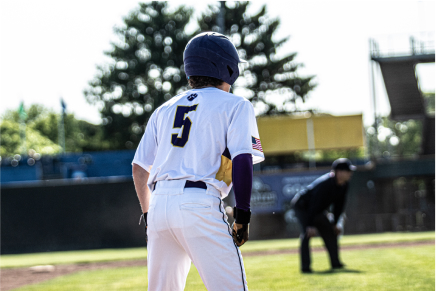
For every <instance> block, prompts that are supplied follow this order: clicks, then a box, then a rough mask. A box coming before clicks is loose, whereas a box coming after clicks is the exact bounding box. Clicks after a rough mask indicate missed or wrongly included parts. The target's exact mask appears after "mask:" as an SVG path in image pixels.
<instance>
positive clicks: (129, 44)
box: [84, 1, 192, 149]
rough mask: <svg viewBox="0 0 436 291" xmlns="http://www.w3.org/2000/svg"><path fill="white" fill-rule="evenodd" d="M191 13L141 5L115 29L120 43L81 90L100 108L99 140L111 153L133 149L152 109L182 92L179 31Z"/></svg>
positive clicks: (182, 42) (184, 39) (155, 4)
mask: <svg viewBox="0 0 436 291" xmlns="http://www.w3.org/2000/svg"><path fill="white" fill-rule="evenodd" d="M191 15H192V9H190V8H186V7H184V6H180V7H178V8H174V9H172V8H170V7H169V6H168V5H167V2H157V1H153V2H151V3H141V4H139V7H137V9H135V10H134V11H133V12H131V13H130V14H129V15H128V16H127V17H125V18H124V25H123V26H122V27H117V28H115V29H114V30H115V33H116V35H117V36H118V37H119V41H118V42H116V43H112V44H111V45H112V50H111V51H108V52H105V54H106V55H107V56H109V57H110V58H111V62H110V63H108V64H106V65H102V66H98V67H97V71H98V72H97V74H96V76H95V78H94V79H93V80H91V81H90V82H89V88H87V89H86V90H85V91H84V94H85V97H86V98H87V100H88V102H90V103H91V104H95V105H97V106H98V107H99V108H100V112H101V116H102V119H103V128H104V139H105V140H106V141H109V142H110V145H111V147H112V148H114V149H123V148H135V147H136V145H137V144H138V143H139V141H140V139H141V136H142V133H143V131H144V128H145V124H146V123H147V121H148V119H149V118H150V116H151V114H152V112H153V111H154V109H155V108H157V107H158V106H160V105H161V104H163V103H164V102H166V101H167V100H168V99H170V98H171V97H173V96H174V95H176V94H177V93H178V92H179V91H182V90H186V89H187V82H186V77H185V74H184V70H183V51H184V49H185V46H186V44H187V43H188V41H189V39H190V38H191V37H190V36H188V35H186V34H185V32H184V29H185V26H186V25H187V24H188V22H189V20H190V18H191Z"/></svg>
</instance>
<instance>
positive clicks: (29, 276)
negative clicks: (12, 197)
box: [0, 240, 435, 291]
mask: <svg viewBox="0 0 436 291" xmlns="http://www.w3.org/2000/svg"><path fill="white" fill-rule="evenodd" d="M434 244H435V241H434V240H432V241H422V242H403V243H387V244H374V245H354V246H342V247H341V250H363V249H377V248H391V247H413V246H422V245H434ZM312 250H313V251H315V252H320V251H324V248H323V247H314V248H312ZM295 253H298V249H288V250H274V251H260V252H249V253H243V256H244V257H251V256H265V255H275V254H295ZM146 265H147V261H146V260H133V261H111V262H95V263H81V264H71V265H56V266H55V269H54V271H53V272H45V273H44V272H42V273H38V272H34V271H32V270H30V268H29V267H25V268H10V269H9V268H8V269H1V285H0V286H1V289H0V290H2V291H6V290H12V289H15V288H18V287H21V286H25V285H30V284H36V283H40V282H43V281H46V280H50V279H53V278H56V277H59V276H63V275H67V274H72V273H76V272H80V271H91V270H98V269H106V268H122V267H136V266H144V267H145V266H146Z"/></svg>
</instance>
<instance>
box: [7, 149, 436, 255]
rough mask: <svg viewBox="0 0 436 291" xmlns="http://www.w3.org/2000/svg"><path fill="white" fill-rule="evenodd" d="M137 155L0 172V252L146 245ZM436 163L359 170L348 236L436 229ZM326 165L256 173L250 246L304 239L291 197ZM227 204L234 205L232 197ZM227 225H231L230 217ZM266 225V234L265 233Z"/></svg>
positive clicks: (71, 158)
mask: <svg viewBox="0 0 436 291" xmlns="http://www.w3.org/2000/svg"><path fill="white" fill-rule="evenodd" d="M133 155H134V151H115V152H102V153H83V154H67V155H63V156H55V157H43V158H41V159H40V160H39V161H37V163H36V164H35V165H34V166H29V165H28V164H27V162H26V158H22V160H21V161H20V163H19V165H18V166H16V167H12V166H11V165H10V161H9V163H8V161H7V160H3V161H2V166H1V230H2V235H1V246H2V248H1V253H2V254H11V253H25V252H46V251H63V250H80V249H99V248H120V247H140V246H145V239H144V229H143V226H142V225H141V226H139V225H138V220H139V216H140V214H141V209H140V206H139V202H138V198H137V197H136V193H135V189H134V185H133V180H132V167H131V161H132V159H133ZM434 163H435V160H434V157H429V158H421V159H411V160H398V161H394V160H384V161H383V160H382V161H378V162H377V163H372V164H367V165H360V166H359V167H358V170H357V171H356V172H355V173H354V176H353V178H352V180H351V183H350V189H349V194H348V201H347V206H346V215H347V217H348V219H347V221H346V224H345V233H346V234H351V233H373V232H384V231H423V230H434V227H435V226H434V224H435V217H434V213H435V211H434V210H435V208H434V203H435V202H434V198H435V196H434V180H435V176H434V173H435V171H434V169H435V168H434ZM328 171H329V167H328V166H326V165H325V166H318V168H317V169H315V170H310V169H308V168H300V169H290V170H285V169H281V170H277V169H275V170H274V172H273V171H265V170H262V171H255V175H254V179H253V191H252V199H251V206H252V211H253V216H252V221H251V224H250V239H252V240H255V239H272V238H284V237H298V235H299V230H298V225H297V223H296V221H295V216H294V213H293V210H292V209H291V206H290V200H291V199H292V197H293V196H294V195H295V194H296V193H297V192H298V191H300V190H301V189H303V188H304V187H305V186H307V185H308V184H310V183H311V182H312V181H313V180H315V179H316V178H318V177H319V176H321V175H322V174H324V173H326V172H328ZM224 202H225V205H229V206H234V198H233V197H232V194H231V195H230V196H229V197H228V198H226V199H225V201H224ZM229 222H230V223H231V222H232V219H231V218H229ZM265 226H267V227H265Z"/></svg>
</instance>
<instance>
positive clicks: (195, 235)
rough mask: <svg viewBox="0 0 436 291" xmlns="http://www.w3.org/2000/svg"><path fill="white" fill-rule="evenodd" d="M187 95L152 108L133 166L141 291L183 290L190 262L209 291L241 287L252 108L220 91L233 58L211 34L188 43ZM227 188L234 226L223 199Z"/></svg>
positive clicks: (233, 72) (255, 155)
mask: <svg viewBox="0 0 436 291" xmlns="http://www.w3.org/2000/svg"><path fill="white" fill-rule="evenodd" d="M183 60H184V67H185V73H186V76H187V79H188V82H189V85H190V86H191V87H192V90H189V91H186V92H183V93H181V94H179V95H177V96H175V97H173V98H172V99H170V100H169V101H168V102H166V103H165V104H163V105H162V106H160V107H159V108H157V109H156V110H155V111H154V113H153V114H152V116H151V117H150V120H149V121H148V123H147V127H146V130H145V133H144V135H143V137H142V140H141V142H140V144H139V146H138V148H137V150H136V154H135V157H134V159H133V162H132V164H133V178H134V182H135V188H136V191H137V194H138V198H139V201H140V204H141V207H142V210H143V213H144V214H143V218H144V220H145V222H146V233H147V235H148V243H147V250H148V257H147V264H148V284H149V285H148V287H149V290H183V289H184V287H185V283H186V277H187V274H188V272H189V268H190V265H191V262H193V263H194V265H195V266H196V268H197V270H198V272H199V274H200V276H201V278H202V280H203V283H204V284H205V286H206V288H207V289H208V290H248V288H247V282H246V277H245V270H244V264H243V260H242V256H241V253H240V251H239V248H238V247H239V246H241V245H243V244H244V243H245V242H246V241H247V240H248V225H249V222H250V216H251V211H250V198H251V186H252V177H253V164H255V163H259V162H261V161H263V160H264V155H263V151H262V147H261V143H260V139H259V133H258V129H257V124H256V119H255V115H254V109H253V106H252V104H251V103H250V102H249V101H248V100H246V99H244V98H242V97H239V96H235V95H233V94H230V93H229V90H230V86H231V85H232V84H233V83H234V82H235V80H236V79H237V78H238V76H239V69H238V63H240V62H244V61H243V60H241V59H239V56H238V53H237V51H236V48H235V47H234V45H233V44H232V43H231V42H230V40H229V39H228V38H227V37H226V36H224V35H222V34H219V33H214V32H207V33H201V34H199V35H197V36H195V37H194V38H192V39H191V40H190V41H189V43H188V44H187V46H186V48H185V51H184V54H183ZM232 186H233V189H234V192H235V200H236V207H235V208H234V217H235V223H234V224H233V226H232V227H230V226H229V225H228V223H227V216H226V214H225V211H224V207H223V202H222V199H223V198H224V197H226V196H227V195H228V193H229V191H230V189H231V187H232Z"/></svg>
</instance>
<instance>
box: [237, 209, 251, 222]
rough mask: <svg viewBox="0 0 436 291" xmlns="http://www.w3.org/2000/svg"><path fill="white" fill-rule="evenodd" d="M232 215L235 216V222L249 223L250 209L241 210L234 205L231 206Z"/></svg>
mask: <svg viewBox="0 0 436 291" xmlns="http://www.w3.org/2000/svg"><path fill="white" fill-rule="evenodd" d="M233 217H234V218H235V223H238V224H249V223H250V219H251V210H250V209H248V210H243V209H239V208H237V207H236V206H235V207H233Z"/></svg>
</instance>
